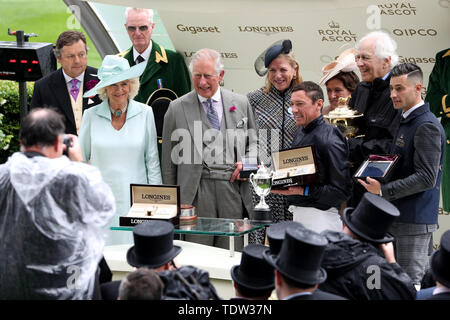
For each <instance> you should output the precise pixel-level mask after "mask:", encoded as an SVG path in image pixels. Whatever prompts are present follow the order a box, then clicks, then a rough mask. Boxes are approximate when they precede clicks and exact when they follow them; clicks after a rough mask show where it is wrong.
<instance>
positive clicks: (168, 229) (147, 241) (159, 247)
mask: <svg viewBox="0 0 450 320" xmlns="http://www.w3.org/2000/svg"><path fill="white" fill-rule="evenodd" d="M173 230H174V228H173V225H172V224H171V223H170V222H167V221H148V222H147V221H146V222H143V223H141V224H138V225H137V226H135V227H134V228H133V237H134V246H133V247H131V248H130V249H129V250H128V252H127V261H128V263H129V264H130V265H131V266H133V267H148V268H158V267H161V266H163V265H165V264H166V263H167V262H169V261H171V260H172V259H173V258H175V257H176V256H177V255H178V254H179V253H180V251H181V248H180V247H178V246H174V245H173Z"/></svg>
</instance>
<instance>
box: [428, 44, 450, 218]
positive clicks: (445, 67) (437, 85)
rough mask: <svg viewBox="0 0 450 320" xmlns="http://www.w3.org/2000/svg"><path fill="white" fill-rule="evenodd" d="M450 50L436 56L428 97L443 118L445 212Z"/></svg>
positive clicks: (447, 201)
mask: <svg viewBox="0 0 450 320" xmlns="http://www.w3.org/2000/svg"><path fill="white" fill-rule="evenodd" d="M449 91H450V49H446V50H443V51H441V52H438V53H437V54H436V64H435V65H434V68H433V70H432V72H431V74H430V78H429V82H428V88H427V96H426V98H425V100H426V101H427V102H428V103H429V104H430V110H431V112H433V114H434V115H435V116H436V117H437V118H441V124H442V126H443V127H444V131H445V136H446V143H445V146H446V148H445V155H444V166H443V172H442V204H443V209H444V211H447V212H450V97H449V96H448V93H449Z"/></svg>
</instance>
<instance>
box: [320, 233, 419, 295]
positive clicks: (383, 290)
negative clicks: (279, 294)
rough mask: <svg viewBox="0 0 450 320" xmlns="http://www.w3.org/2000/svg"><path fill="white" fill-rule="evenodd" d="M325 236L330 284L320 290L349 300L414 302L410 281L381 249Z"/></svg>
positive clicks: (325, 265)
mask: <svg viewBox="0 0 450 320" xmlns="http://www.w3.org/2000/svg"><path fill="white" fill-rule="evenodd" d="M322 235H324V236H325V237H326V238H327V239H328V246H327V248H326V250H325V254H324V259H323V261H322V267H323V268H325V270H326V271H327V280H326V281H325V282H324V283H322V284H321V285H319V288H320V289H322V290H324V291H327V292H330V293H334V294H337V295H340V296H343V297H345V298H348V299H349V300H414V299H415V296H416V289H415V288H414V284H413V282H412V280H411V278H410V277H409V276H408V274H407V273H406V272H405V271H403V269H402V268H401V267H400V266H399V265H398V264H397V263H388V262H387V261H386V259H385V258H384V256H383V254H382V253H381V251H380V250H379V249H378V248H376V247H374V246H373V245H371V244H369V243H366V242H361V241H358V240H355V239H353V238H351V237H349V236H348V235H346V234H344V233H342V232H336V231H330V230H326V231H324V232H322ZM377 268H379V272H378V270H377ZM377 272H378V274H379V283H378V284H377V279H376V277H377Z"/></svg>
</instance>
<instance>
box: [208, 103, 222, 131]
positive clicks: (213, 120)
mask: <svg viewBox="0 0 450 320" xmlns="http://www.w3.org/2000/svg"><path fill="white" fill-rule="evenodd" d="M206 105H207V106H208V108H207V110H208V112H207V113H206V115H207V116H208V120H209V123H210V124H211V126H212V127H213V128H214V129H217V130H220V123H219V116H218V115H217V111H216V109H215V108H214V107H213V105H212V100H211V99H208V100H206Z"/></svg>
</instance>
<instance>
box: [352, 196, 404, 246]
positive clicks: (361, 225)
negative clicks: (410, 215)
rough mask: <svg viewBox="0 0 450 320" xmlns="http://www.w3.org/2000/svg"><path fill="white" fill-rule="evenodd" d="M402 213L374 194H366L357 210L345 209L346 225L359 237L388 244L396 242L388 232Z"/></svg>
mask: <svg viewBox="0 0 450 320" xmlns="http://www.w3.org/2000/svg"><path fill="white" fill-rule="evenodd" d="M399 216H400V211H398V209H397V208H396V207H395V206H394V205H393V204H392V203H390V202H389V201H387V200H385V199H383V198H381V197H380V196H377V195H375V194H373V193H369V192H366V193H365V194H364V195H363V197H362V199H361V201H360V202H359V203H358V206H357V207H356V209H353V208H352V207H348V208H345V210H344V213H343V218H344V223H345V225H346V226H347V227H348V228H349V229H350V230H351V231H352V232H353V233H354V234H356V235H357V236H358V237H360V238H362V239H364V240H366V241H369V242H374V243H387V242H391V241H393V240H394V237H392V236H391V235H389V234H388V230H389V228H390V226H391V225H392V223H393V222H394V221H395V219H396V218H398V217H399Z"/></svg>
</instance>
